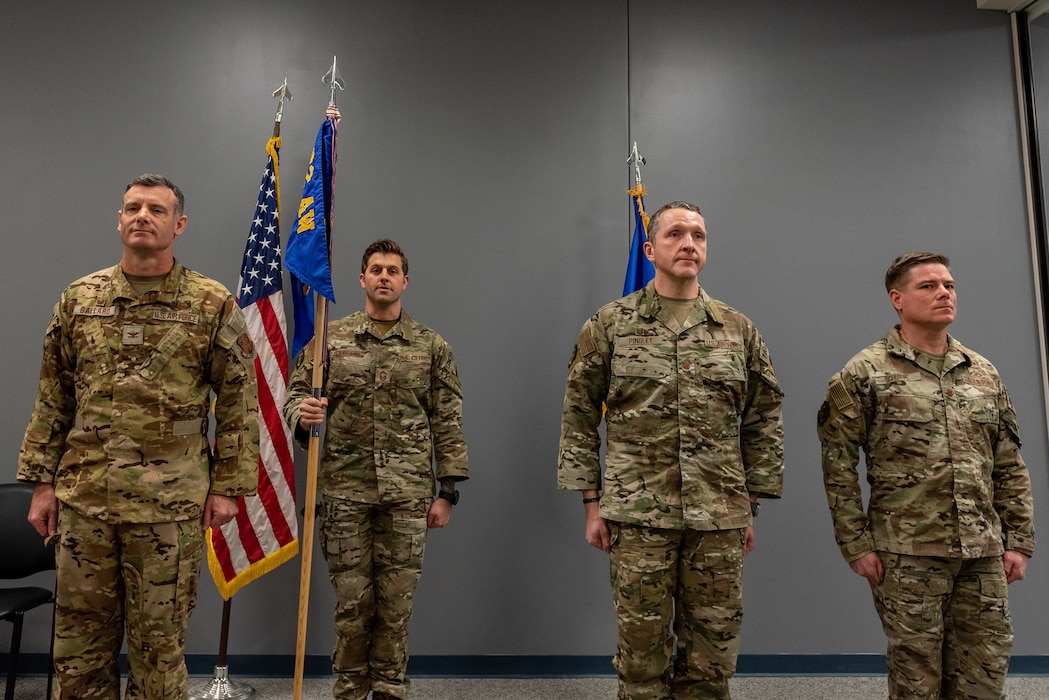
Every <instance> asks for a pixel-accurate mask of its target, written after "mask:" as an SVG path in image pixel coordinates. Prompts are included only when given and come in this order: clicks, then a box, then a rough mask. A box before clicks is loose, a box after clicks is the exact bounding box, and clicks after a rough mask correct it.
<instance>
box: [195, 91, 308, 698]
mask: <svg viewBox="0 0 1049 700" xmlns="http://www.w3.org/2000/svg"><path fill="white" fill-rule="evenodd" d="M273 97H274V98H276V99H277V113H276V115H275V116H274V118H273V138H275V139H276V138H280V122H281V118H282V116H283V114H284V102H285V100H290V99H291V92H290V91H289V90H288V79H287V78H285V79H284V83H283V84H282V85H281V86H280V87H279V88H277V89H276V90H274V92H273ZM238 293H239V292H238ZM241 505H243V499H241ZM232 609H233V597H232V596H230V597H229V598H226V599H225V600H224V601H223V603H222V625H221V628H220V631H219V654H218V659H217V660H216V664H215V673H214V675H213V676H212V678H211V681H210V682H209V683H208V684H207V685H206V686H204V687H203V688H202V689H201V690H200V691H199V692H196V693H190V694H189V700H242V699H246V698H253V697H255V688H253V687H252V686H250V685H248V684H247V683H240V682H237V681H234V680H230V678H229V664H228V661H227V649H228V646H229V618H230V613H231V611H232Z"/></svg>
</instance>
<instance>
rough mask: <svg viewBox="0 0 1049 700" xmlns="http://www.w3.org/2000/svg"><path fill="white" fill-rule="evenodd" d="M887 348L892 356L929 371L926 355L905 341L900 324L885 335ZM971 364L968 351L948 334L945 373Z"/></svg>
mask: <svg viewBox="0 0 1049 700" xmlns="http://www.w3.org/2000/svg"><path fill="white" fill-rule="evenodd" d="M885 347H886V349H887V350H888V351H889V353H890V354H892V355H896V356H897V357H903V358H906V359H908V360H910V361H911V362H913V363H914V364H916V365H918V366H920V367H923V368H925V369H929V368H928V367H926V365H925V362H924V357H925V355H926V353H923V352H922V351H921V350H919V349H918V348H916V347H914V346H913V345H911V344H910V343H908V342H907V341H906V340H904V339H903V336H902V335H900V326H899V324H896V325H895V326H893V328H892V330H890V331H889V332H888V333H887V334H886V335H885ZM970 362H971V358H970V357H969V353H968V352H967V351H966V349H965V348H964V347H963V346H962V344H961V343H959V342H958V341H957V340H955V339H954V336H952V335H951V334H950V333H948V334H947V352H946V353H945V354H944V356H943V371H944V372H949V371H950V370H952V369H954V368H955V367H957V366H959V365H967V364H970ZM930 371H931V370H930Z"/></svg>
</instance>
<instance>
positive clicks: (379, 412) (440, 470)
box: [284, 239, 468, 700]
mask: <svg viewBox="0 0 1049 700" xmlns="http://www.w3.org/2000/svg"><path fill="white" fill-rule="evenodd" d="M360 281H361V287H362V288H363V289H364V294H365V303H364V310H363V311H358V312H356V313H353V314H351V315H349V316H346V317H345V318H342V319H340V320H338V321H335V322H333V323H331V324H330V325H329V326H328V337H327V356H328V364H327V366H326V367H325V369H324V384H323V398H319V399H317V398H313V395H312V375H313V367H314V345H315V343H317V342H318V339H317V338H316V337H314V339H313V340H312V341H310V343H309V344H308V345H307V346H306V347H305V348H304V349H303V351H302V352H301V353H299V356H298V358H297V359H296V362H295V369H294V371H293V372H292V376H291V381H290V383H289V386H288V393H287V397H286V399H285V403H284V416H285V418H286V419H287V421H288V424H289V425H290V426H292V427H293V428H294V429H295V437H296V439H297V440H298V441H299V442H300V444H305V443H306V440H307V438H308V434H309V431H310V430H311V428H312V427H313V426H318V425H320V424H321V423H323V422H324V421H325V413H326V409H327V413H328V419H327V427H326V431H325V436H324V449H323V454H322V455H321V461H320V473H319V475H318V489H319V492H320V494H321V504H320V541H321V548H322V549H323V551H324V556H325V559H326V560H327V562H328V573H329V576H330V578H331V582H332V585H333V586H334V588H335V596H336V599H337V600H336V609H335V628H336V633H337V637H338V639H337V641H336V645H335V651H334V654H333V655H332V670H333V671H334V673H336V674H337V676H338V678H337V680H336V683H335V689H334V696H335V697H336V698H341V699H344V700H363V698H365V697H367V695H368V691H369V689H372V690H374V694H373V696H372V697H373V698H375V700H380V699H387V700H388V699H389V698H406V697H407V696H408V685H409V683H408V679H407V677H406V675H405V671H406V669H407V666H408V620H409V619H410V618H411V615H412V599H413V597H414V595H415V588H416V586H417V584H418V582H419V577H420V575H421V573H422V560H423V549H424V546H425V544H426V531H427V528H438V527H444V526H445V525H447V524H448V521H449V519H450V517H451V512H452V506H453V505H454V504H455V503H456V502H457V501H458V498H459V492H458V491H457V490H456V488H455V486H456V482H458V481H461V480H463V479H466V478H467V474H468V473H467V458H466V442H465V441H464V439H463V432H462V405H463V402H462V389H461V387H460V384H459V376H458V373H457V371H456V367H455V359H454V358H453V356H452V348H451V347H450V346H449V345H448V343H446V342H445V341H444V339H443V338H441V336H439V335H438V334H437V333H436V332H434V331H433V330H431V329H429V328H427V327H426V326H424V325H422V324H421V323H419V322H417V321H415V320H413V319H412V318H410V317H409V316H408V314H407V313H404V312H403V311H402V310H401V294H402V292H404V290H405V289H406V288H407V287H408V259H407V258H406V257H405V255H404V253H403V252H401V249H400V247H399V246H398V245H397V244H396V243H394V242H393V241H391V240H389V239H380V240H378V241H375V242H374V243H372V244H371V245H370V246H368V248H367V249H366V250H365V251H364V256H363V258H362V259H361V276H360ZM431 462H433V463H436V472H437V475H436V482H439V483H440V491H439V493H438V497H437V498H434V490H435V487H436V485H437V484H436V482H435V479H434V469H433V467H432V466H431Z"/></svg>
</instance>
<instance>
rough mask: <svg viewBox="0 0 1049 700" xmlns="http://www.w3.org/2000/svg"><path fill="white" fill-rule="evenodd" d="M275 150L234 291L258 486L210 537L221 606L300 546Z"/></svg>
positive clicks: (275, 146) (271, 146)
mask: <svg viewBox="0 0 1049 700" xmlns="http://www.w3.org/2000/svg"><path fill="white" fill-rule="evenodd" d="M279 150H280V137H279V136H275V137H273V138H271V139H270V140H269V142H268V143H267V144H266V152H267V153H268V154H269V159H268V160H267V162H266V172H264V173H263V175H262V184H261V185H260V186H259V201H258V205H257V206H256V208H255V216H254V219H253V220H252V222H251V231H250V232H249V233H248V242H247V245H246V246H245V247H244V261H243V263H242V264H241V268H240V282H239V284H238V287H237V293H236V296H237V303H238V304H239V305H240V308H241V309H242V310H243V311H244V317H245V319H247V322H248V333H249V334H250V335H251V340H252V342H253V343H254V344H255V351H256V354H255V375H256V380H257V383H258V389H259V486H258V494H257V495H255V496H249V497H246V498H244V497H242V498H240V499H238V501H239V503H238V505H239V512H238V514H237V517H236V518H235V519H234V520H232V521H231V522H229V523H226V524H225V525H223V526H222V528H221V529H219V530H215V529H212V530H211V531H210V532H211V538H210V541H209V545H210V546H209V547H208V565H209V567H210V569H211V573H212V576H213V577H214V578H215V585H216V586H217V587H218V589H219V593H221V594H222V597H223V598H224V599H226V600H229V598H230V597H232V596H233V594H234V593H236V592H237V591H238V590H240V588H242V587H243V586H245V585H246V584H248V583H250V582H251V581H254V580H255V579H256V578H258V577H259V576H261V575H262V574H264V573H266V572H268V571H271V570H272V569H274V568H275V567H277V566H279V565H280V564H283V563H284V562H285V561H287V560H289V559H291V558H292V557H294V556H295V555H296V554H297V553H298V545H299V541H298V521H297V520H296V517H295V465H294V461H293V459H292V454H291V439H292V437H291V431H290V429H289V428H288V425H287V424H286V423H285V422H284V419H283V417H282V416H281V406H282V405H283V403H284V394H285V392H286V390H287V387H288V341H287V323H286V322H285V318H284V284H283V277H284V270H283V267H282V265H281V249H280V209H279V206H280V205H279V202H280V187H279V185H278V182H279V178H278V167H277V163H278V158H277V155H278V151H279Z"/></svg>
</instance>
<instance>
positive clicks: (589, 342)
mask: <svg viewBox="0 0 1049 700" xmlns="http://www.w3.org/2000/svg"><path fill="white" fill-rule="evenodd" d="M576 344H577V345H578V347H579V354H580V355H582V356H583V357H589V356H590V355H593V354H594V353H595V352H597V345H595V344H594V338H593V336H592V335H591V334H590V327H589V326H587V327H586V328H584V329H583V330H582V332H580V334H579V340H578V341H577V343H576Z"/></svg>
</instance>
